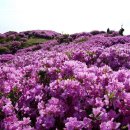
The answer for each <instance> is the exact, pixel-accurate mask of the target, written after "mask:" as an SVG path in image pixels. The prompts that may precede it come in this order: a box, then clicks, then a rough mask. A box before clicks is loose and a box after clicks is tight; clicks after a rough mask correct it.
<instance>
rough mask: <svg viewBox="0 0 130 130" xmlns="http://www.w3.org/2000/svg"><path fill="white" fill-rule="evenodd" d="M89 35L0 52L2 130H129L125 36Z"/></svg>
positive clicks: (128, 46)
mask: <svg viewBox="0 0 130 130" xmlns="http://www.w3.org/2000/svg"><path fill="white" fill-rule="evenodd" d="M93 33H94V34H93ZM93 33H92V32H91V33H78V34H73V35H71V38H72V39H71V42H70V43H68V44H60V43H59V42H58V41H57V40H56V39H52V40H49V41H46V42H44V44H39V45H35V46H32V47H28V48H24V49H19V50H18V51H17V52H16V53H15V54H3V55H0V129H1V130H130V71H129V67H130V62H129V60H130V59H129V57H130V52H129V49H130V44H129V42H130V36H119V35H116V36H111V35H108V34H106V33H100V31H99V32H98V31H95V32H93ZM24 34H25V35H28V34H30V35H32V34H33V33H31V32H26V33H24ZM52 34H53V35H52ZM25 35H24V36H25ZM48 35H49V36H53V37H58V36H57V35H59V34H56V33H52V32H51V34H48ZM60 36H61V34H60ZM79 42H80V44H79Z"/></svg>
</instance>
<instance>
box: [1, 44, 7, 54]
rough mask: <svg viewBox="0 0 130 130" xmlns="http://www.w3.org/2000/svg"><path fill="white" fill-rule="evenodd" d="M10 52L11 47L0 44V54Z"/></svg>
mask: <svg viewBox="0 0 130 130" xmlns="http://www.w3.org/2000/svg"><path fill="white" fill-rule="evenodd" d="M6 53H9V49H8V48H7V47H4V46H0V54H6Z"/></svg>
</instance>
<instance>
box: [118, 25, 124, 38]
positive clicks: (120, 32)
mask: <svg viewBox="0 0 130 130" xmlns="http://www.w3.org/2000/svg"><path fill="white" fill-rule="evenodd" d="M122 26H123V25H121V29H120V30H119V34H120V35H121V36H123V32H124V30H125V29H124V28H123V27H122Z"/></svg>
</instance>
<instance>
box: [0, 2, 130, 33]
mask: <svg viewBox="0 0 130 130" xmlns="http://www.w3.org/2000/svg"><path fill="white" fill-rule="evenodd" d="M129 3H130V0H0V33H4V32H7V31H17V32H20V31H27V30H39V29H40V30H53V31H56V32H60V33H69V34H71V33H76V32H89V31H92V30H103V31H106V30H107V28H108V27H109V28H110V30H115V31H118V30H119V29H120V28H121V25H122V24H123V28H124V29H125V32H124V34H130V17H129V12H130V7H129V5H130V4H129Z"/></svg>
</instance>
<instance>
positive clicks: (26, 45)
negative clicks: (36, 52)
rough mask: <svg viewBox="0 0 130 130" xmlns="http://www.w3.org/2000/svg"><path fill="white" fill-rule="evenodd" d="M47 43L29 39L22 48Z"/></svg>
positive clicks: (41, 39) (37, 39) (39, 39)
mask: <svg viewBox="0 0 130 130" xmlns="http://www.w3.org/2000/svg"><path fill="white" fill-rule="evenodd" d="M45 41H47V39H44V38H29V39H28V40H27V41H26V43H25V44H24V47H29V46H32V45H37V44H40V43H42V42H45Z"/></svg>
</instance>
